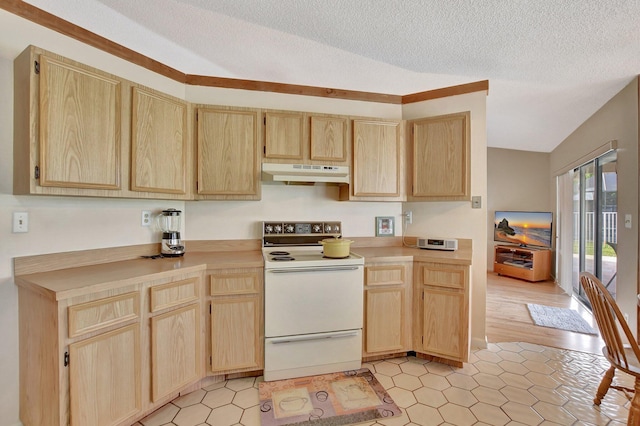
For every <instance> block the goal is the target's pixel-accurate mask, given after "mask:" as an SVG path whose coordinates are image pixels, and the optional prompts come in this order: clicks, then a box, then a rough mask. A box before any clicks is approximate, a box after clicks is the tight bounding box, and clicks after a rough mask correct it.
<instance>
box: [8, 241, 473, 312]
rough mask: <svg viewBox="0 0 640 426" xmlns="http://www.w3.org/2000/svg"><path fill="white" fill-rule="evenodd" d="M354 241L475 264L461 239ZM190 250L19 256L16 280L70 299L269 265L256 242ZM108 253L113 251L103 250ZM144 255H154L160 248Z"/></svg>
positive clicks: (407, 257)
mask: <svg viewBox="0 0 640 426" xmlns="http://www.w3.org/2000/svg"><path fill="white" fill-rule="evenodd" d="M354 240H355V241H356V243H355V245H354V246H353V247H352V249H351V251H353V252H354V253H356V254H359V255H360V256H363V257H364V258H365V261H368V262H386V261H407V262H410V261H423V262H446V263H449V264H458V265H471V258H472V250H471V240H458V244H459V246H458V250H456V251H443V250H423V249H418V248H413V247H404V246H399V245H382V246H373V245H369V244H368V242H369V241H370V239H361V240H359V239H358V238H354ZM407 240H408V242H409V243H411V242H413V243H415V238H413V239H412V238H410V237H407ZM399 241H401V240H400V239H394V240H393V241H391V240H389V243H390V244H397V242H399ZM383 242H384V241H383ZM192 247H193V249H192ZM187 248H188V250H189V251H187V253H186V254H185V255H184V256H183V257H175V258H158V259H150V258H142V257H140V256H137V257H136V258H133V259H124V260H114V261H110V262H106V263H97V264H88V263H89V262H92V260H91V257H92V256H97V255H98V254H96V250H86V251H78V252H69V253H56V254H46V255H38V256H30V257H24V258H16V259H15V270H16V276H15V282H16V284H17V285H18V286H21V287H26V288H31V289H32V290H36V291H38V292H39V293H41V294H43V295H44V296H45V297H47V298H50V299H53V300H64V299H68V298H71V297H76V296H82V295H85V294H90V293H94V292H96V291H102V290H109V289H113V288H118V287H122V286H126V285H128V284H130V283H134V282H137V281H140V279H145V280H147V279H152V280H153V279H161V278H163V277H164V276H166V275H169V274H171V273H174V272H176V270H180V271H182V272H185V273H188V272H196V271H199V270H203V271H204V270H207V269H209V270H211V269H235V268H261V267H263V259H262V251H261V250H259V247H256V245H255V244H254V243H251V244H250V245H248V248H249V249H247V247H245V246H243V245H242V244H239V245H238V247H236V248H237V249H234V247H225V249H224V250H222V251H216V250H215V248H216V243H215V242H208V243H207V242H193V243H189V242H187ZM104 250H109V249H102V250H100V251H101V252H102V251H104ZM113 250H118V249H113ZM194 250H198V251H194ZM144 253H145V255H151V254H153V253H155V249H154V250H152V251H150V252H149V251H148V250H147V251H145V252H144ZM48 265H49V266H48ZM47 268H48V269H47ZM32 271H35V272H32Z"/></svg>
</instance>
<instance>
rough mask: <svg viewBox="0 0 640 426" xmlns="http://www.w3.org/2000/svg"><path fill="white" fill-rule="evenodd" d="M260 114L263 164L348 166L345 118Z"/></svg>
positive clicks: (282, 112)
mask: <svg viewBox="0 0 640 426" xmlns="http://www.w3.org/2000/svg"><path fill="white" fill-rule="evenodd" d="M263 115H264V150H263V151H264V158H263V162H265V163H289V164H327V165H334V166H337V165H341V166H346V165H348V164H349V141H348V128H349V119H348V117H346V116H338V115H328V114H318V113H306V112H298V111H266V112H264V114H263Z"/></svg>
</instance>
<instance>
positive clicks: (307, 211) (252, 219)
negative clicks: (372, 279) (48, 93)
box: [0, 10, 486, 426]
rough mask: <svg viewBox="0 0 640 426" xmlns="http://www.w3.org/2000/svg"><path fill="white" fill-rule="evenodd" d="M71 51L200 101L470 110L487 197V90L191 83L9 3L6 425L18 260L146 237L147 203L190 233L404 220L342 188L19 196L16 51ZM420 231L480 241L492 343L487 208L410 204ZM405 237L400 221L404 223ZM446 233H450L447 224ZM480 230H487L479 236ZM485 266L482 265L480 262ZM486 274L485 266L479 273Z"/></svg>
mask: <svg viewBox="0 0 640 426" xmlns="http://www.w3.org/2000/svg"><path fill="white" fill-rule="evenodd" d="M29 44H34V45H36V46H38V47H42V48H44V49H47V50H50V51H52V52H55V53H58V54H61V55H64V56H66V57H68V58H71V59H74V60H77V61H79V62H83V63H85V64H88V65H91V66H94V67H98V68H101V69H104V70H107V71H108V72H111V73H113V74H116V75H119V76H121V77H124V78H126V79H129V80H131V81H135V82H138V83H141V84H144V85H147V86H149V87H152V88H154V89H157V90H161V91H164V92H165V93H169V94H172V95H173V96H176V97H180V98H184V99H186V100H188V101H191V102H204V103H210V104H219V105H237V106H260V107H266V108H274V109H292V110H303V111H314V112H326V113H336V114H353V115H360V116H373V117H382V118H400V117H402V115H403V114H405V113H406V114H408V115H409V116H418V115H420V116H428V115H440V114H445V113H449V112H458V111H463V110H471V111H472V115H471V119H472V158H473V160H472V161H473V163H472V181H473V182H472V191H473V193H474V195H481V196H482V197H483V199H486V130H485V97H486V94H485V93H478V94H472V95H464V96H458V97H455V99H451V100H444V99H443V100H436V101H430V102H424V103H420V104H416V105H414V106H410V107H408V108H406V109H401V108H400V106H397V105H389V104H375V103H367V102H359V101H342V100H335V99H322V98H316V97H305V96H294V95H282V94H273V93H258V92H249V91H237V90H236V91H233V90H228V89H215V88H198V87H186V88H185V87H184V86H183V85H181V84H178V83H176V82H174V81H171V80H169V79H167V78H164V77H161V76H158V75H156V74H153V73H151V72H149V71H147V70H144V69H142V68H139V67H137V66H134V65H132V64H130V63H127V62H126V61H123V60H121V59H118V58H115V57H113V56H111V55H108V54H105V53H103V52H100V51H98V50H96V49H93V48H91V47H89V46H86V45H83V44H81V43H79V42H76V41H74V40H72V39H69V38H66V37H64V36H62V35H60V34H58V33H55V32H53V31H50V30H46V29H44V28H41V27H39V26H37V25H35V24H33V23H31V22H29V21H26V20H23V19H21V18H18V17H16V16H15V15H12V14H9V13H7V12H5V11H3V10H0V93H2V95H3V99H4V102H0V240H1V241H2V244H1V245H0V320H2V324H3V327H2V328H0V341H2V342H3V344H2V345H1V347H0V426H9V425H18V424H20V423H19V419H18V408H19V407H18V403H19V402H18V369H19V354H18V325H17V318H18V312H17V310H18V307H17V288H16V286H15V284H14V282H13V258H14V257H19V256H29V255H36V254H42V253H53V252H65V251H75V250H82V249H92V248H103V247H114V246H125V245H135V244H145V243H150V242H157V241H159V234H158V233H157V232H153V231H152V230H151V229H150V228H143V227H141V226H140V212H141V210H152V211H159V210H161V209H163V208H167V207H175V208H179V209H183V210H185V215H184V219H185V221H184V222H185V225H184V228H185V232H184V238H185V239H187V240H189V239H191V240H203V239H205V240H208V239H247V238H259V237H260V228H259V226H257V223H258V222H259V221H262V220H272V219H280V218H282V219H287V220H288V219H299V220H315V219H325V218H328V219H336V220H341V221H342V222H343V228H344V232H345V236H353V237H356V236H358V237H366V236H374V235H375V227H374V218H375V216H395V217H396V223H398V224H399V223H401V222H400V213H401V211H402V204H401V203H396V202H392V203H380V202H339V201H336V200H337V188H336V187H333V186H326V185H317V186H286V185H282V184H273V185H272V184H265V185H263V192H262V194H263V195H262V201H257V202H248V201H247V202H240V201H238V202H234V201H224V202H223V201H218V202H214V201H200V202H178V201H172V202H168V201H156V200H118V199H91V198H70V197H48V196H14V195H12V176H13V158H12V157H13V111H12V102H11V100H12V99H13V59H14V58H15V57H16V56H17V55H18V54H19V53H20V52H21V51H22V50H24V49H25V48H26V47H27V45H29ZM409 208H410V209H411V210H413V211H414V225H412V227H411V228H409V233H410V234H413V235H418V234H421V233H427V232H429V233H432V232H435V231H434V230H440V231H441V230H443V229H448V230H449V231H448V233H447V235H443V236H452V237H460V238H472V239H473V240H474V257H473V264H474V265H473V268H472V269H473V273H472V283H473V291H472V304H473V305H472V306H473V307H472V311H473V314H472V315H473V329H472V335H473V336H474V340H476V341H477V342H480V343H483V342H484V298H485V297H484V294H485V278H486V277H485V275H484V273H485V268H484V266H483V265H484V264H485V262H486V260H485V259H486V255H485V253H484V248H485V247H486V232H480V230H484V224H486V211H485V209H484V208H483V209H481V210H471V209H470V206H469V203H411V206H410V207H409ZM15 211H26V212H28V213H29V221H30V223H29V232H28V233H26V234H13V233H12V232H11V221H12V220H11V217H12V213H13V212H15ZM396 228H397V229H396V235H400V233H401V227H399V226H397V227H396ZM438 233H439V234H440V235H442V234H441V232H438ZM480 234H481V235H480ZM480 266H482V267H480ZM480 272H481V273H480Z"/></svg>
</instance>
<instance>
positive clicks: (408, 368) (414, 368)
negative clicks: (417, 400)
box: [400, 361, 427, 377]
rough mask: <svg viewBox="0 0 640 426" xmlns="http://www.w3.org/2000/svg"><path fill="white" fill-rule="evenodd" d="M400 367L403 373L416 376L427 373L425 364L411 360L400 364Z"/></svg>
mask: <svg viewBox="0 0 640 426" xmlns="http://www.w3.org/2000/svg"><path fill="white" fill-rule="evenodd" d="M400 369H401V370H402V372H403V373H406V374H409V375H411V376H416V377H420V376H422V375H423V374H426V373H427V369H426V368H425V367H424V364H421V363H417V362H411V361H408V362H405V363H402V364H400Z"/></svg>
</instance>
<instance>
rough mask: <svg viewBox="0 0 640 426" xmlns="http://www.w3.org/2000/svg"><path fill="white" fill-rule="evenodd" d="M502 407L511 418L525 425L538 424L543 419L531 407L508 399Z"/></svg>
mask: <svg viewBox="0 0 640 426" xmlns="http://www.w3.org/2000/svg"><path fill="white" fill-rule="evenodd" d="M502 409H503V411H504V412H505V414H506V415H507V416H509V418H510V419H511V420H513V421H515V422H518V423H522V424H525V425H532V426H533V425H538V424H540V423H542V421H543V420H544V419H543V418H542V417H541V416H540V414H538V413H537V412H536V411H535V410H534V409H533V408H531V407H530V406H528V405H523V404H518V403H517V402H513V401H509V402H507V403H506V404H504V405H503V406H502Z"/></svg>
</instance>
